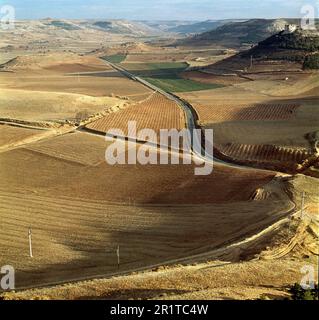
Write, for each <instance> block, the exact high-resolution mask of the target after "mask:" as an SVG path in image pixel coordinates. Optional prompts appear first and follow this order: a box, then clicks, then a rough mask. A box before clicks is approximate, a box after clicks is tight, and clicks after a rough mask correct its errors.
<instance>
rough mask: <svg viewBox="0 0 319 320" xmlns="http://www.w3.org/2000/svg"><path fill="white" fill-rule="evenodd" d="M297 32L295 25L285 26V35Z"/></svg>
mask: <svg viewBox="0 0 319 320" xmlns="http://www.w3.org/2000/svg"><path fill="white" fill-rule="evenodd" d="M296 30H297V26H296V25H295V24H286V25H285V33H293V32H295V31H296Z"/></svg>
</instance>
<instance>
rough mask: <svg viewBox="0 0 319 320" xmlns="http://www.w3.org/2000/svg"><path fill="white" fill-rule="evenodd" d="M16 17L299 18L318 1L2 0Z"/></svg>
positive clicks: (1, 2) (318, 5)
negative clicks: (304, 6)
mask: <svg viewBox="0 0 319 320" xmlns="http://www.w3.org/2000/svg"><path fill="white" fill-rule="evenodd" d="M0 4H1V5H3V4H9V5H12V6H14V7H15V9H16V17H17V19H37V18H46V17H52V18H64V19H65V18H72V19H76V18H94V19H103V18H105V19H132V20H147V19H158V20H174V19H180V20H206V19H227V18H276V17H286V18H289V17H300V16H301V13H300V10H301V7H302V6H303V5H305V4H312V5H314V4H317V10H316V11H318V8H319V0H91V1H90V0H5V1H3V0H0Z"/></svg>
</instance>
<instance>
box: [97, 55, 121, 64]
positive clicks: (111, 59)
mask: <svg viewBox="0 0 319 320" xmlns="http://www.w3.org/2000/svg"><path fill="white" fill-rule="evenodd" d="M102 59H104V60H106V61H108V62H111V63H121V62H123V61H124V60H125V59H126V55H125V54H114V55H112V56H105V57H102Z"/></svg>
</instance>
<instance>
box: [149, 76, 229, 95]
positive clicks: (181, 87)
mask: <svg viewBox="0 0 319 320" xmlns="http://www.w3.org/2000/svg"><path fill="white" fill-rule="evenodd" d="M145 80H147V81H148V82H150V83H151V84H153V85H155V86H157V87H159V88H161V89H163V90H165V91H169V92H188V91H200V90H208V89H216V88H221V87H223V85H220V84H208V83H200V82H196V81H193V80H187V79H182V78H175V79H173V78H145Z"/></svg>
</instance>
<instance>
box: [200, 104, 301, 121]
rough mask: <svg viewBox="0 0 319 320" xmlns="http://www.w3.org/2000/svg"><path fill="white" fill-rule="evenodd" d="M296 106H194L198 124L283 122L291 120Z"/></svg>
mask: <svg viewBox="0 0 319 320" xmlns="http://www.w3.org/2000/svg"><path fill="white" fill-rule="evenodd" d="M298 107H299V105H297V104H290V105H289V104H269V105H268V104H256V105H252V106H248V105H247V106H243V105H236V106H229V105H222V106H220V105H214V106H209V105H196V106H195V111H196V112H197V114H198V117H199V122H200V123H201V124H204V123H212V122H223V121H245V120H247V121H249V120H251V121H255V120H263V121H264V120H284V119H290V118H293V117H294V115H295V110H296V109H297V108H298Z"/></svg>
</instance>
